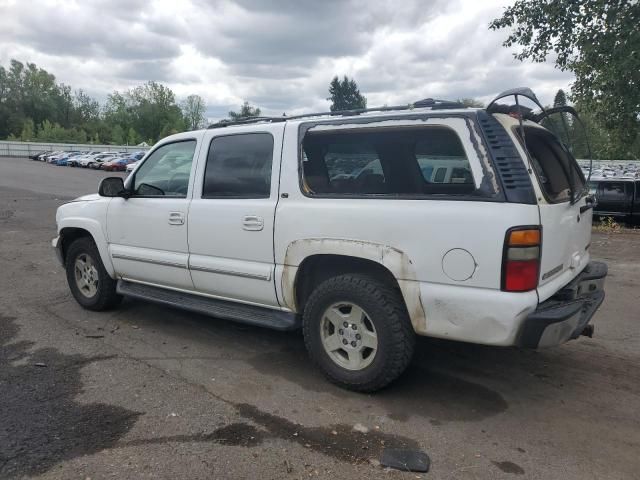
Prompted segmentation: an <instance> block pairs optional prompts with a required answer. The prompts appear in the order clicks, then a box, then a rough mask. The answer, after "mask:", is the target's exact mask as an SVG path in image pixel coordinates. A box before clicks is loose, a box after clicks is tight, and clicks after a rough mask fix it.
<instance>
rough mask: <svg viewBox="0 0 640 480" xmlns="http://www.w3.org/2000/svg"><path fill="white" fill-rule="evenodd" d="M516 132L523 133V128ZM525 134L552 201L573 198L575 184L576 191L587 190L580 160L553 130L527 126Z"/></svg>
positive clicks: (537, 170) (576, 192) (528, 146)
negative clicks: (578, 160) (559, 139)
mask: <svg viewBox="0 0 640 480" xmlns="http://www.w3.org/2000/svg"><path fill="white" fill-rule="evenodd" d="M516 133H517V135H518V136H519V135H520V130H519V129H516ZM525 138H526V144H527V150H528V151H529V155H530V157H531V163H532V166H533V169H534V170H535V172H536V176H537V177H538V182H539V183H540V187H541V188H542V190H543V192H544V194H545V196H546V197H547V200H548V201H549V202H551V203H560V202H567V201H569V200H570V199H571V189H572V188H571V186H572V185H573V191H574V193H575V194H576V195H580V194H581V193H582V192H583V191H584V189H585V178H584V175H583V174H582V171H581V170H580V167H579V166H578V163H577V162H576V161H575V159H574V158H573V156H572V155H571V153H570V152H569V151H568V150H567V149H566V148H565V147H564V146H563V145H562V144H561V143H560V142H559V141H558V139H557V138H556V137H555V136H554V135H553V134H552V133H551V132H549V131H547V130H544V129H542V128H536V127H525Z"/></svg>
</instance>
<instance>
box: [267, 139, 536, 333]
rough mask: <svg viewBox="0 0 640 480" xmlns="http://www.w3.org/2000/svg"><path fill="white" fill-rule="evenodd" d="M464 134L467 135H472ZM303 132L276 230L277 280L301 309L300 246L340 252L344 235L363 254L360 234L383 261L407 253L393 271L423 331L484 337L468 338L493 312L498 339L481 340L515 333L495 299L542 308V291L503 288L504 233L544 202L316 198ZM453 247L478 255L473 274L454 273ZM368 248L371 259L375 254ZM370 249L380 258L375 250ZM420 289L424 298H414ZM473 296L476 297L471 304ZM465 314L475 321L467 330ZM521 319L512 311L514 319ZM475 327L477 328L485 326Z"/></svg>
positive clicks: (291, 148)
mask: <svg viewBox="0 0 640 480" xmlns="http://www.w3.org/2000/svg"><path fill="white" fill-rule="evenodd" d="M465 128H466V127H465ZM461 133H462V134H463V135H465V134H466V135H467V137H468V136H469V134H470V132H468V131H467V132H466V133H465V132H464V131H463V132H461ZM471 135H473V133H471ZM297 137H298V131H297V128H287V130H286V132H285V143H284V148H283V162H282V171H281V185H280V191H281V192H282V193H287V194H288V197H287V198H282V199H281V200H280V201H279V203H278V207H277V212H276V223H275V234H274V240H275V261H276V272H277V273H279V274H280V276H281V281H280V282H276V286H277V289H278V296H279V298H281V299H282V301H283V302H284V304H285V306H286V307H288V308H291V309H292V310H296V306H295V305H294V304H292V302H293V298H295V296H294V295H293V294H292V291H293V288H294V287H293V282H294V281H295V271H296V269H297V267H298V266H299V265H300V263H301V262H302V260H303V259H304V256H305V255H301V254H298V253H296V254H295V255H292V254H291V253H290V252H291V246H292V245H295V244H296V243H298V244H300V242H301V241H304V240H308V242H307V243H308V248H307V250H306V255H312V254H315V253H318V254H322V253H334V254H340V253H339V252H340V247H337V246H336V245H338V244H339V241H340V240H344V244H343V245H344V249H343V251H344V254H345V255H355V256H358V255H359V254H358V253H357V252H356V253H353V252H354V250H353V249H352V248H351V247H350V246H349V245H351V244H353V242H354V241H356V242H362V243H364V244H373V245H378V246H381V248H379V249H378V250H376V249H373V250H371V251H378V252H381V253H380V254H379V257H378V258H371V259H373V260H375V261H378V262H379V263H381V264H383V265H385V260H384V258H383V257H384V252H385V248H390V249H393V250H394V251H397V252H400V254H401V255H403V256H405V257H406V259H407V263H406V268H401V269H399V270H398V271H397V272H394V271H393V270H392V273H394V275H395V276H396V278H397V279H398V281H399V283H400V284H401V285H400V286H401V289H402V292H403V295H404V296H405V301H406V303H407V305H408V306H409V311H410V314H411V316H412V323H413V325H414V328H415V330H416V331H417V332H418V333H421V334H424V335H433V336H441V337H448V338H456V339H461V340H467V339H468V340H472V341H478V339H480V340H481V339H482V335H481V334H478V333H477V332H476V334H474V335H475V336H474V338H473V339H471V338H466V337H465V335H466V333H465V331H466V330H468V329H469V327H471V323H473V321H474V319H475V318H485V320H486V319H487V318H488V319H489V323H492V322H493V320H492V319H495V323H496V324H498V325H500V327H499V330H500V332H499V333H496V334H495V335H493V334H492V333H491V332H488V335H487V336H486V337H487V338H490V337H492V335H493V338H490V340H489V341H486V342H485V341H480V343H492V344H508V342H509V341H510V338H511V333H508V332H506V331H505V328H506V327H505V328H503V326H502V325H503V324H504V320H503V319H501V318H500V317H501V315H502V314H503V312H505V310H504V309H502V311H501V307H500V305H499V304H497V303H496V301H495V300H496V299H498V300H499V299H502V301H505V302H510V304H511V305H512V308H511V307H510V308H509V309H507V310H508V312H507V315H511V314H512V313H513V312H516V313H518V312H523V311H525V310H527V311H528V310H530V309H532V308H535V305H536V304H537V295H536V294H535V292H529V294H516V295H515V296H513V294H506V295H505V294H504V293H503V292H500V280H501V265H502V253H503V243H504V237H505V233H506V231H507V230H508V229H509V228H511V227H513V226H515V225H531V224H538V223H539V214H538V208H537V206H536V205H524V204H513V203H502V202H489V201H461V200H436V199H419V200H418V199H416V200H398V199H391V198H387V199H381V198H375V199H374V198H370V199H348V198H310V197H307V196H305V195H303V194H302V192H301V191H300V187H299V182H298V179H299V177H298V138H297ZM462 140H463V144H464V147H465V151H466V153H467V157H468V158H469V160H470V162H471V164H472V169H473V172H474V177H476V178H475V180H476V182H479V181H480V180H481V179H479V178H478V177H477V176H478V172H481V171H482V168H481V166H480V162H481V159H480V158H478V153H477V152H476V150H475V149H474V148H473V146H472V144H471V142H469V141H468V138H467V142H465V139H464V138H462ZM319 239H331V241H329V242H324V244H325V245H331V248H330V250H329V251H323V249H324V247H323V246H322V245H323V242H320V241H318V240H319ZM453 249H463V250H466V251H467V252H469V254H470V255H471V256H472V257H473V262H474V263H475V268H474V271H473V273H472V275H471V277H470V278H468V279H465V280H454V279H452V278H451V277H450V276H449V275H448V274H447V272H445V268H444V267H443V258H444V257H445V255H446V254H447V252H449V251H451V250H453ZM297 250H298V248H296V251H297ZM361 255H363V256H365V258H367V257H366V255H367V254H365V253H362V254H361ZM368 255H369V256H371V255H373V256H374V257H375V254H368ZM385 266H387V268H389V266H388V265H385ZM390 270H391V268H390ZM485 294H487V295H489V294H490V295H491V301H489V302H486V301H478V302H477V303H476V304H475V305H474V304H473V299H479V300H480V299H482V298H483V297H486V296H487V295H485ZM413 295H417V297H418V298H417V299H416V298H408V296H413ZM467 296H468V298H469V303H467V304H466V305H465V304H464V303H465V298H467ZM416 303H419V304H420V306H421V309H422V312H421V313H422V314H420V313H419V312H416V311H415V310H414V309H412V308H411V306H410V305H415V304H416ZM478 309H480V310H478ZM461 318H462V319H463V323H466V324H467V326H466V327H463V328H462V329H461V328H460V319H461ZM513 318H514V316H511V317H510V319H511V321H513ZM456 322H457V323H458V325H457V326H456ZM469 322H471V323H469ZM449 327H451V328H449ZM473 328H474V329H475V330H477V326H474V327H473ZM450 332H454V333H452V334H451V333H450ZM456 332H457V333H456Z"/></svg>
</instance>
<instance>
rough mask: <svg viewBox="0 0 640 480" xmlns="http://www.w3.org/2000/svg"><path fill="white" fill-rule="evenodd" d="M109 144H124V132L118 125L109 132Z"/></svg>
mask: <svg viewBox="0 0 640 480" xmlns="http://www.w3.org/2000/svg"><path fill="white" fill-rule="evenodd" d="M111 143H113V144H115V145H123V144H124V130H123V129H122V127H121V126H120V125H115V126H114V127H113V129H112V130H111Z"/></svg>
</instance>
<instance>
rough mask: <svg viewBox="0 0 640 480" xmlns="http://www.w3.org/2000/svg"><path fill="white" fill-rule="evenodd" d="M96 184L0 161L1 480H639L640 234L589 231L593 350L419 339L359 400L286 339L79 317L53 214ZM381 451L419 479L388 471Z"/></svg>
mask: <svg viewBox="0 0 640 480" xmlns="http://www.w3.org/2000/svg"><path fill="white" fill-rule="evenodd" d="M107 175H108V174H107V173H105V172H95V171H87V170H84V169H73V168H68V167H56V166H51V165H45V164H41V163H38V162H33V161H30V160H26V159H5V158H0V478H2V479H5V478H7V479H8V478H26V477H29V478H32V477H33V478H56V479H57V478H60V479H67V478H80V479H86V478H87V477H90V478H91V479H100V478H163V479H164V478H166V479H175V478H185V479H186V478H195V479H199V478H202V479H205V478H206V479H211V478H229V479H243V478H246V479H254V478H259V479H272V478H273V479H279V478H287V479H289V478H290V479H296V478H346V479H351V478H416V477H418V478H434V479H449V478H451V479H493V478H531V479H550V478H563V479H603V478H612V479H627V478H629V479H632V478H638V472H639V471H640V458H639V457H638V452H639V451H640V373H639V370H638V366H639V365H640V348H639V347H640V313H639V309H638V304H639V303H640V302H639V300H640V293H639V292H640V289H639V288H638V281H639V280H640V234H638V233H635V232H630V233H620V234H598V235H595V236H594V238H593V244H592V249H593V252H592V254H593V256H594V257H596V258H599V259H604V260H605V261H607V262H608V263H609V268H610V276H609V278H608V279H607V299H606V300H605V304H604V306H603V308H602V309H601V310H600V311H599V312H598V314H597V315H596V317H595V326H596V335H595V337H594V338H593V339H589V338H584V337H583V338H581V339H579V340H577V341H573V342H570V343H569V344H566V345H564V346H561V347H558V348H553V349H548V350H540V351H531V350H520V349H511V348H508V349H504V348H490V347H483V346H478V345H468V344H461V343H453V342H444V341H438V340H432V339H420V341H419V342H418V348H417V350H418V352H417V355H416V357H415V359H414V361H413V363H412V365H411V367H410V368H409V370H408V371H407V373H406V374H405V375H404V376H403V377H402V378H401V379H400V380H399V381H398V382H396V383H395V384H393V385H392V386H391V387H390V388H388V389H386V390H384V391H382V392H379V393H377V394H374V395H363V394H355V393H351V392H347V391H344V390H340V389H339V388H337V387H334V386H333V385H331V384H329V383H327V382H326V381H325V380H324V379H323V378H322V375H321V374H319V373H318V372H317V371H316V370H315V368H314V367H313V366H312V365H311V364H310V362H309V361H308V359H307V357H306V353H305V351H304V347H303V343H302V338H301V336H300V334H299V333H297V332H293V333H279V332H273V331H269V330H264V329H259V328H253V327H247V326H244V325H238V324H233V323H230V322H226V321H222V320H218V319H213V318H208V317H205V316H200V315H194V314H191V313H185V312H181V311H178V310H172V309H167V308H164V307H159V306H157V305H152V304H146V303H143V302H140V301H132V300H125V301H124V302H123V304H122V305H121V306H120V307H119V308H118V309H117V310H113V311H110V312H102V313H95V312H88V311H85V310H83V309H82V308H80V307H79V306H78V305H77V304H76V303H75V301H74V300H73V299H72V297H71V295H70V294H69V292H68V288H67V285H66V280H65V278H64V273H63V270H62V268H61V267H60V266H59V265H58V264H57V263H56V261H55V258H54V255H53V252H52V251H51V247H50V243H49V242H50V240H51V238H52V237H53V236H55V221H54V218H55V217H54V215H55V209H56V208H57V206H59V205H60V204H62V203H64V202H65V201H68V200H69V199H71V198H74V197H76V196H79V195H81V194H84V193H91V192H95V191H96V189H97V183H98V178H99V177H103V176H107ZM354 426H355V428H354ZM394 447H399V448H412V449H420V450H423V451H425V452H427V453H428V454H429V456H430V458H431V461H432V466H431V471H430V472H429V473H427V474H416V473H408V472H400V471H395V470H385V469H384V468H382V467H381V466H380V465H379V459H380V456H381V453H382V451H383V449H384V448H394Z"/></svg>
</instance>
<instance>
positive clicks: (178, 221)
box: [169, 212, 184, 225]
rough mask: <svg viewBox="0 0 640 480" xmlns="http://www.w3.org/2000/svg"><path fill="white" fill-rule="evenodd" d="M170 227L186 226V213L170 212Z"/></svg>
mask: <svg viewBox="0 0 640 480" xmlns="http://www.w3.org/2000/svg"><path fill="white" fill-rule="evenodd" d="M169 225H184V213H183V212H169Z"/></svg>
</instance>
